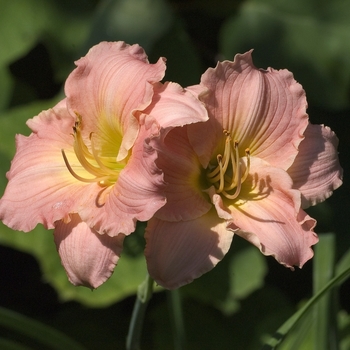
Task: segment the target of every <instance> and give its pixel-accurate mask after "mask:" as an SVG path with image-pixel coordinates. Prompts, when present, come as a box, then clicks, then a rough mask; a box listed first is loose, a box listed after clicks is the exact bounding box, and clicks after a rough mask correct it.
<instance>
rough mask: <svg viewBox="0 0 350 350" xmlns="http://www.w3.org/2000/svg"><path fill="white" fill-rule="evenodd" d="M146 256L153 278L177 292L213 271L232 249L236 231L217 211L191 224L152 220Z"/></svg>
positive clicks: (147, 239)
mask: <svg viewBox="0 0 350 350" xmlns="http://www.w3.org/2000/svg"><path fill="white" fill-rule="evenodd" d="M145 238H146V249H145V256H146V260H147V266H148V271H149V274H150V276H151V277H152V278H153V279H154V280H155V281H156V282H157V283H158V284H159V285H161V286H163V287H164V288H167V289H175V288H179V287H181V286H183V285H184V284H188V283H190V282H192V280H193V279H195V278H198V277H199V276H201V275H202V274H204V273H206V272H208V271H210V270H211V269H212V268H213V267H214V266H215V265H216V264H217V263H218V262H219V261H220V260H221V259H222V258H223V257H224V256H225V254H226V253H227V251H228V250H229V248H230V245H231V242H232V238H233V232H231V231H229V230H227V229H226V222H225V221H223V220H221V219H219V218H218V216H217V215H216V213H215V210H212V211H210V212H209V213H207V214H206V215H204V216H202V217H200V218H198V219H196V220H190V221H179V222H167V221H162V220H159V219H155V218H154V219H152V220H150V221H149V223H148V225H147V228H146V234H145Z"/></svg>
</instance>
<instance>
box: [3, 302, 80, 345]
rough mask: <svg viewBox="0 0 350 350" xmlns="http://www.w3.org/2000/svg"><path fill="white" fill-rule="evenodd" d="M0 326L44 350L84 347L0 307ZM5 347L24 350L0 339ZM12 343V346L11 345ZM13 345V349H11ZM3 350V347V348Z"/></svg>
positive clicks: (59, 333)
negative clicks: (40, 346)
mask: <svg viewBox="0 0 350 350" xmlns="http://www.w3.org/2000/svg"><path fill="white" fill-rule="evenodd" d="M0 325H1V326H2V327H4V328H6V329H7V330H11V331H12V332H16V333H17V334H18V335H20V336H23V335H24V336H27V337H29V338H31V339H32V340H35V341H36V342H37V343H39V344H41V345H42V346H45V349H56V350H66V349H69V350H83V349H84V347H82V346H81V345H79V344H78V343H76V342H75V341H74V340H73V339H71V338H69V337H67V336H66V335H65V334H63V333H62V332H59V331H57V330H56V329H54V328H51V327H48V326H47V325H45V324H43V323H40V322H38V321H36V320H33V319H31V318H29V317H27V316H24V315H21V314H19V313H17V312H14V311H11V310H8V309H5V308H2V307H0ZM1 343H2V345H3V346H6V349H19V350H20V349H26V347H23V346H21V345H18V344H16V343H14V342H11V341H9V340H7V339H4V338H2V339H1V338H0V345H1ZM11 343H12V344H11ZM11 345H13V347H11ZM4 348H5V347H4Z"/></svg>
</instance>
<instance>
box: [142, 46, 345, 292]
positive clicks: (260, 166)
mask: <svg viewBox="0 0 350 350" xmlns="http://www.w3.org/2000/svg"><path fill="white" fill-rule="evenodd" d="M203 88H205V89H206V92H204V93H203V92H201V90H203ZM189 90H191V91H192V92H193V93H196V92H198V98H199V99H200V100H201V101H202V102H203V103H204V104H205V105H206V107H207V110H208V112H209V121H208V122H205V123H197V124H192V125H188V126H184V127H182V128H174V129H172V130H171V131H169V132H168V133H166V134H164V135H163V136H162V138H161V139H154V140H152V142H151V145H152V146H153V147H154V148H155V149H156V150H157V151H158V153H159V157H158V160H157V164H158V166H159V168H160V169H162V170H163V171H164V180H165V182H166V183H167V187H166V189H165V194H166V197H167V204H166V205H165V206H163V207H162V208H161V209H159V211H158V212H157V213H156V214H155V217H154V218H152V219H151V220H150V221H149V224H148V227H147V230H146V250H145V255H146V259H147V264H148V269H149V273H150V275H151V276H152V277H153V278H154V279H155V281H156V282H157V283H158V284H160V285H162V286H164V287H166V288H169V289H173V288H177V287H179V286H181V285H184V284H186V283H189V282H191V281H192V280H193V279H194V278H197V277H199V276H200V275H202V274H203V273H205V272H207V271H209V270H210V269H212V268H213V267H214V266H215V265H216V264H217V263H218V262H219V261H220V260H221V259H222V258H223V257H224V255H225V254H226V253H227V251H228V250H229V247H230V245H231V241H232V238H233V236H234V234H236V235H238V236H241V237H243V238H245V239H246V240H248V241H249V242H251V243H252V244H253V245H255V246H256V247H258V248H259V249H260V251H261V252H262V253H263V254H265V255H272V256H274V257H275V258H276V260H277V261H278V262H280V263H281V264H283V265H285V266H286V267H289V268H291V269H293V266H299V267H302V266H303V265H304V263H305V262H306V261H307V260H309V259H310V258H311V257H312V256H313V251H312V249H311V246H312V245H314V244H316V243H317V241H318V238H317V235H316V234H315V233H314V231H313V229H314V227H315V224H316V221H315V220H314V219H312V218H311V217H310V216H309V215H307V214H306V213H305V211H304V210H303V209H305V208H306V207H308V206H309V205H314V204H317V203H319V202H322V201H323V200H325V199H326V198H327V197H329V196H330V195H331V194H332V191H333V190H334V189H336V188H337V187H339V186H340V185H341V183H342V180H341V178H342V169H341V167H340V165H339V162H338V155H337V144H338V140H337V138H336V136H335V134H334V133H333V132H332V131H331V130H330V129H329V128H328V127H324V126H320V125H312V124H310V123H309V121H308V115H307V113H306V108H307V102H306V97H305V92H304V90H303V89H302V87H301V85H300V84H298V83H297V82H296V81H295V80H294V78H293V75H292V73H290V72H289V71H287V70H274V69H271V68H269V69H267V70H260V69H257V68H255V67H254V65H253V62H252V58H251V51H250V52H247V53H245V54H243V55H242V54H239V55H236V57H235V59H234V61H233V62H230V61H224V62H219V63H218V64H217V66H216V68H209V69H208V70H207V71H206V72H205V73H204V74H203V76H202V79H201V83H200V85H198V86H193V87H190V88H189Z"/></svg>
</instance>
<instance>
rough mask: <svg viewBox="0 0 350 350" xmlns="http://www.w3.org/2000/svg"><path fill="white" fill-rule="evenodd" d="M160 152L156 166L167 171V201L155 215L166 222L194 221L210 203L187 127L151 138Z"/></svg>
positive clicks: (205, 211)
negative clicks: (163, 137) (203, 189)
mask: <svg viewBox="0 0 350 350" xmlns="http://www.w3.org/2000/svg"><path fill="white" fill-rule="evenodd" d="M151 144H152V147H154V148H155V149H156V150H157V152H158V159H157V161H156V163H157V166H158V167H159V168H160V169H162V171H163V172H164V181H165V184H166V186H165V187H164V194H165V196H166V199H167V203H166V205H165V206H164V207H162V208H161V209H160V210H159V211H158V212H157V213H156V214H155V215H156V216H157V217H158V218H159V219H163V220H167V221H178V220H192V219H195V218H198V217H200V216H202V215H204V214H205V213H207V212H208V211H209V209H210V208H211V204H210V202H209V200H208V199H209V198H208V196H207V195H206V194H205V193H203V191H202V188H201V169H202V168H201V165H200V164H199V161H198V158H197V156H196V154H195V153H194V151H193V149H192V147H191V145H190V144H189V142H188V138H187V128H186V126H184V127H182V128H174V129H172V130H171V131H170V132H169V133H168V134H167V135H166V138H165V139H164V140H161V139H157V138H155V139H153V140H151Z"/></svg>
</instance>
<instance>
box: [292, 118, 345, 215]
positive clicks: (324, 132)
mask: <svg viewBox="0 0 350 350" xmlns="http://www.w3.org/2000/svg"><path fill="white" fill-rule="evenodd" d="M304 136H305V139H304V140H303V141H302V142H301V144H300V145H299V153H298V155H297V157H296V159H295V161H294V163H293V164H292V166H291V167H290V168H289V169H288V174H289V175H290V176H291V178H292V179H293V188H295V189H298V190H299V191H300V192H301V198H302V207H303V208H307V207H309V206H310V205H315V204H317V203H320V202H323V201H324V200H326V199H327V198H328V197H330V196H331V195H332V193H333V191H334V190H335V189H337V188H338V187H339V186H340V185H341V184H342V177H343V169H342V168H341V166H340V164H339V159H338V152H337V147H338V139H337V137H336V135H335V134H334V132H333V131H332V130H331V129H330V128H328V127H324V126H323V125H312V124H309V125H308V127H307V128H306V130H305V132H304Z"/></svg>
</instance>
